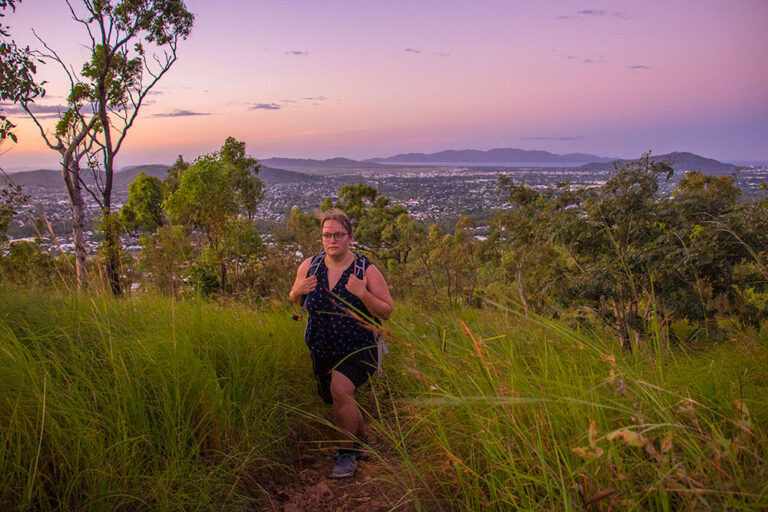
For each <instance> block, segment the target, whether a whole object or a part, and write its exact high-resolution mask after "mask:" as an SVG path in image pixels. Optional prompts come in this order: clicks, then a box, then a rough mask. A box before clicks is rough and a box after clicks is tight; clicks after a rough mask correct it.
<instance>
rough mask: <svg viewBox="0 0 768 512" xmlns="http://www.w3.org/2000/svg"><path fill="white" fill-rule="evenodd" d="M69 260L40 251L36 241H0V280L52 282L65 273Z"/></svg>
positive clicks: (29, 284) (66, 272) (57, 281)
mask: <svg viewBox="0 0 768 512" xmlns="http://www.w3.org/2000/svg"><path fill="white" fill-rule="evenodd" d="M70 273H71V262H70V261H68V260H67V259H65V258H63V259H62V258H60V259H56V258H54V257H53V256H51V255H50V254H48V253H46V252H43V251H42V249H41V246H40V241H39V240H37V241H33V242H28V241H24V240H19V241H15V242H13V243H10V244H7V245H0V282H11V283H15V284H18V285H27V286H50V285H51V284H53V285H54V286H55V285H57V284H61V280H62V279H65V278H67V277H69V274H70Z"/></svg>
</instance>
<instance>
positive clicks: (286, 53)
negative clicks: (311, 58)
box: [285, 50, 309, 56]
mask: <svg viewBox="0 0 768 512" xmlns="http://www.w3.org/2000/svg"><path fill="white" fill-rule="evenodd" d="M285 55H294V56H301V55H309V52H305V51H301V50H288V51H287V52H285Z"/></svg>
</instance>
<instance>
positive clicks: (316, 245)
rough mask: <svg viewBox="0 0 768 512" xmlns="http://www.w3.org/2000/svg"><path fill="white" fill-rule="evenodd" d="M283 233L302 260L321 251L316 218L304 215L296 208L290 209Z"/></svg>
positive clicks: (318, 224)
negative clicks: (293, 244) (302, 257)
mask: <svg viewBox="0 0 768 512" xmlns="http://www.w3.org/2000/svg"><path fill="white" fill-rule="evenodd" d="M285 233H286V235H287V236H286V237H285V238H286V239H288V240H290V241H292V242H293V243H295V244H296V247H297V249H298V251H299V252H300V253H301V254H302V255H303V256H304V258H309V257H310V256H313V255H315V254H317V253H319V252H320V251H321V250H322V249H323V245H322V243H321V242H320V234H321V229H320V221H319V220H318V218H317V216H315V215H310V214H307V213H304V212H302V211H301V210H299V208H298V207H297V206H294V207H293V208H291V211H290V212H289V213H288V217H287V218H286V219H285Z"/></svg>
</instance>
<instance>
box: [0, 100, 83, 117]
mask: <svg viewBox="0 0 768 512" xmlns="http://www.w3.org/2000/svg"><path fill="white" fill-rule="evenodd" d="M67 108H68V107H67V106H66V105H38V104H37V103H30V104H29V110H30V111H31V112H32V113H33V114H35V115H37V117H39V118H41V119H48V118H52V117H59V116H60V115H61V114H63V113H64V112H65V111H66V110H67ZM0 109H2V110H3V112H5V113H6V114H11V115H21V116H26V115H27V113H26V111H25V110H24V109H23V108H21V106H19V105H14V104H12V103H0Z"/></svg>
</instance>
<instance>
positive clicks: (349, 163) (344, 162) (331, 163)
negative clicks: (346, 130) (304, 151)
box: [261, 158, 379, 170]
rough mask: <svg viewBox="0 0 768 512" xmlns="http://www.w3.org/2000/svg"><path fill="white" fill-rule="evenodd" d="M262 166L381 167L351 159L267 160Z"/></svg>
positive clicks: (262, 162)
mask: <svg viewBox="0 0 768 512" xmlns="http://www.w3.org/2000/svg"><path fill="white" fill-rule="evenodd" d="M261 164H262V165H266V166H269V167H278V168H281V169H305V170H308V169H370V168H374V167H379V165H378V164H376V163H372V162H370V161H366V162H358V161H357V160H352V159H350V158H329V159H328V160H314V159H311V158H267V159H264V160H261Z"/></svg>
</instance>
